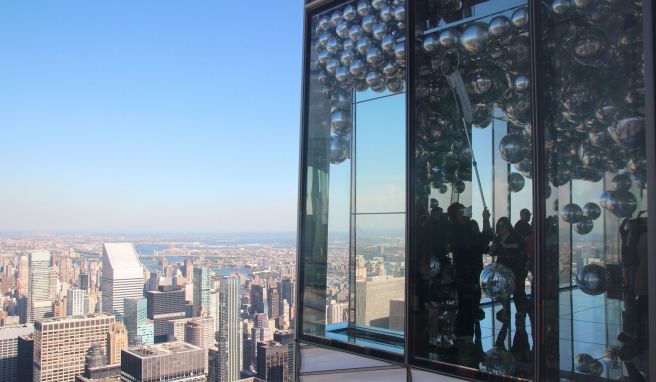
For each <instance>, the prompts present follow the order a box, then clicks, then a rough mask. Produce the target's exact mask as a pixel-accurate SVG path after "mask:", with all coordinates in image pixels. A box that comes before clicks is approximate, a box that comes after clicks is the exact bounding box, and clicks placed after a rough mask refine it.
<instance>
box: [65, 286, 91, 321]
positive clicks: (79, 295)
mask: <svg viewBox="0 0 656 382" xmlns="http://www.w3.org/2000/svg"><path fill="white" fill-rule="evenodd" d="M86 295H87V293H86V291H85V290H84V289H75V288H71V289H69V290H68V292H67V293H66V315H67V316H81V315H84V314H87V313H88V312H89V307H88V299H87V298H86Z"/></svg>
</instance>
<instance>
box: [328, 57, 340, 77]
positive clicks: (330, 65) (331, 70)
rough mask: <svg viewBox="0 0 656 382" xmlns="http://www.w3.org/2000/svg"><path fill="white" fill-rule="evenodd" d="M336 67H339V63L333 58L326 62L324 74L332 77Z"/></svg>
mask: <svg viewBox="0 0 656 382" xmlns="http://www.w3.org/2000/svg"><path fill="white" fill-rule="evenodd" d="M337 67H339V61H338V60H336V59H334V58H330V59H328V62H327V63H326V73H328V74H330V75H332V76H334V75H335V73H336V72H337Z"/></svg>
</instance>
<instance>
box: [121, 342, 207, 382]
mask: <svg viewBox="0 0 656 382" xmlns="http://www.w3.org/2000/svg"><path fill="white" fill-rule="evenodd" d="M203 353H204V350H203V349H201V348H199V347H198V346H194V345H192V344H188V343H185V342H165V343H161V344H155V345H144V346H139V347H135V348H130V349H125V350H123V354H122V355H121V376H122V378H124V379H123V380H125V381H160V380H166V381H167V382H205V381H206V378H205V356H204V354H203Z"/></svg>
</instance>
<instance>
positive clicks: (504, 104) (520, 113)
mask: <svg viewBox="0 0 656 382" xmlns="http://www.w3.org/2000/svg"><path fill="white" fill-rule="evenodd" d="M501 108H502V109H503V111H504V113H506V117H508V120H509V121H511V122H513V123H515V124H517V125H523V124H526V123H528V122H530V121H531V98H530V97H528V95H527V94H519V93H515V92H506V94H505V95H504V97H503V99H502V100H501Z"/></svg>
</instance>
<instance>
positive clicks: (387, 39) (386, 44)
mask: <svg viewBox="0 0 656 382" xmlns="http://www.w3.org/2000/svg"><path fill="white" fill-rule="evenodd" d="M394 44H396V36H395V35H394V34H393V33H388V34H386V35H385V36H383V39H382V40H381V42H380V47H381V48H382V49H383V50H384V51H385V52H389V53H394Z"/></svg>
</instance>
